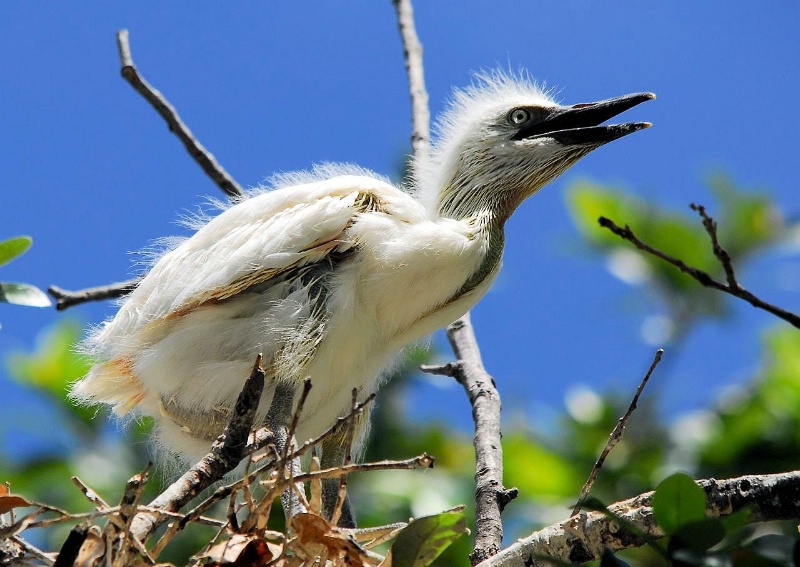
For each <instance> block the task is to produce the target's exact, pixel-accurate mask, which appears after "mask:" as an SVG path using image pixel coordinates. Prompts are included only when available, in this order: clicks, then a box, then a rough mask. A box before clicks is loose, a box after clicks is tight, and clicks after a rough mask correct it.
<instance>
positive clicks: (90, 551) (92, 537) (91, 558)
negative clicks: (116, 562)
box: [74, 526, 106, 567]
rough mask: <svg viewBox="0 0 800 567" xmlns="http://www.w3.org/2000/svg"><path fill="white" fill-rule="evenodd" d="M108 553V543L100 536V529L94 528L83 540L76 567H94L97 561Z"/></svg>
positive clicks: (76, 559) (90, 529)
mask: <svg viewBox="0 0 800 567" xmlns="http://www.w3.org/2000/svg"><path fill="white" fill-rule="evenodd" d="M105 553H106V543H105V541H104V540H103V536H102V535H101V534H100V528H98V527H97V526H92V527H91V528H89V532H88V533H87V534H86V539H85V540H83V545H81V548H80V550H78V556H77V557H76V558H75V563H74V566H75V567H92V566H93V565H95V564H96V562H97V560H98V559H100V558H101V557H103V556H104V555H105Z"/></svg>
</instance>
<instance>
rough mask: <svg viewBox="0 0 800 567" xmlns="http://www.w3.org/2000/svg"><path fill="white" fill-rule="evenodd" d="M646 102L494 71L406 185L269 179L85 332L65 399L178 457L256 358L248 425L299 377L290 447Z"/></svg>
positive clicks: (198, 451) (456, 103)
mask: <svg viewBox="0 0 800 567" xmlns="http://www.w3.org/2000/svg"><path fill="white" fill-rule="evenodd" d="M652 98H654V95H652V94H649V93H640V94H632V95H627V96H622V97H618V98H614V99H609V100H605V101H601V102H596V103H591V104H577V105H573V106H561V105H559V104H557V103H556V102H555V101H554V100H553V99H552V98H551V97H550V96H549V95H548V94H547V93H545V92H544V91H543V90H541V89H540V88H538V87H537V86H535V85H534V84H532V83H531V82H529V81H527V80H525V79H523V78H520V77H512V76H508V75H506V74H502V73H493V74H489V75H484V76H482V77H479V78H478V80H477V82H476V83H475V84H474V85H473V86H471V87H469V88H466V89H464V90H459V91H456V92H455V95H454V97H453V100H452V102H451V104H450V106H449V108H448V109H447V110H446V112H445V113H444V114H443V116H442V117H441V118H440V119H439V121H438V123H437V126H438V128H437V130H438V141H437V142H436V143H435V144H434V145H433V147H432V151H431V153H430V156H429V158H428V159H425V160H422V159H415V160H414V162H413V181H412V182H411V184H412V186H411V187H397V186H395V185H393V184H391V183H390V182H389V181H388V180H387V179H385V178H382V177H380V176H378V175H375V174H374V173H371V172H369V171H366V170H362V169H358V168H356V167H353V166H323V167H317V168H315V169H314V170H313V172H310V173H301V174H292V175H284V176H281V177H279V178H277V181H276V182H275V183H273V186H272V187H271V188H270V189H271V190H261V191H256V192H253V193H252V194H251V195H249V196H247V197H246V198H244V199H242V200H240V201H239V202H237V203H235V204H234V205H232V206H229V207H227V208H226V209H225V210H224V211H223V212H222V213H221V214H220V215H218V216H217V217H215V218H213V219H211V220H210V221H208V222H207V223H205V224H203V225H202V226H200V227H199V229H198V230H197V232H196V233H195V234H194V235H193V236H192V237H190V238H188V239H186V240H184V241H182V242H180V243H179V244H178V245H177V246H175V247H174V248H173V249H171V250H169V251H168V252H166V253H165V254H163V256H161V257H160V259H158V260H157V261H156V262H155V264H154V265H153V267H152V269H151V270H150V271H149V273H148V274H147V275H146V276H145V277H144V279H143V280H142V281H141V283H140V284H139V285H138V287H137V288H136V289H135V290H134V291H133V292H131V293H130V295H128V296H127V298H126V299H125V300H124V303H123V304H122V306H121V308H120V309H119V312H118V313H117V315H116V316H115V317H114V318H113V319H111V320H110V321H107V322H106V323H105V324H104V325H103V326H102V327H100V328H99V329H98V330H97V331H96V332H95V333H94V334H93V335H92V336H91V337H90V338H89V339H87V341H86V344H85V350H86V351H88V352H89V353H90V354H91V355H93V356H94V357H95V359H96V360H97V363H96V365H95V366H94V367H93V368H92V369H91V370H90V371H89V373H88V375H87V376H86V377H85V378H83V379H82V380H80V381H79V382H77V383H75V384H74V386H73V388H72V396H73V397H74V398H76V399H78V400H80V401H81V402H83V403H88V404H95V403H101V402H102V403H105V404H109V405H111V406H112V407H113V410H114V412H115V413H116V414H117V415H125V414H126V413H128V412H131V411H134V412H135V414H136V415H147V416H151V417H153V418H155V420H156V423H157V435H158V439H159V441H160V443H161V444H163V445H165V446H166V447H167V448H169V449H171V450H173V451H176V452H178V453H180V454H182V455H183V456H184V457H185V458H188V459H194V458H197V457H199V456H201V455H203V454H205V453H206V452H207V451H208V447H209V445H210V442H211V441H212V440H213V439H214V438H215V437H216V436H217V435H218V434H219V433H220V432H221V430H222V428H223V427H224V425H225V424H226V423H227V421H228V417H229V415H230V413H231V408H232V405H233V402H234V401H235V399H236V397H237V395H238V393H239V392H240V390H241V388H242V385H243V383H244V381H245V379H246V378H247V376H248V375H249V373H250V370H251V367H252V364H253V361H254V360H255V357H256V354H257V353H259V352H261V353H263V354H264V360H265V361H266V362H267V373H268V377H271V378H272V380H268V381H267V387H266V389H265V392H264V395H263V399H262V402H261V405H260V406H259V414H258V419H262V420H263V418H264V417H265V415H266V412H267V410H268V408H269V407H270V401H271V398H272V396H273V392H274V389H275V383H276V382H282V383H286V384H296V385H297V387H298V388H299V385H300V384H301V382H302V380H303V379H305V378H310V379H311V382H312V386H313V387H312V389H311V392H310V395H309V397H308V400H307V402H306V405H305V409H304V412H303V414H302V416H301V421H300V423H299V426H298V428H297V439H298V440H299V441H300V442H302V441H304V440H306V439H309V438H312V437H314V436H316V435H318V434H320V433H321V432H323V431H324V430H326V429H327V428H328V427H329V426H330V425H332V424H333V423H334V421H335V420H336V419H337V418H338V417H339V416H341V415H344V414H346V413H348V411H349V409H350V407H351V404H352V400H351V391H352V390H353V389H354V388H356V389H357V390H358V392H359V397H360V398H361V399H363V398H365V397H366V396H368V395H369V394H371V393H372V392H374V391H375V390H376V389H377V388H378V386H379V385H380V382H381V380H382V378H383V377H384V376H385V372H386V369H387V368H388V367H389V366H390V365H391V363H392V361H393V360H394V359H395V358H396V356H397V354H398V353H399V352H400V351H401V349H402V348H403V347H404V346H406V345H408V344H409V343H412V342H414V341H417V340H418V339H420V338H422V337H424V336H426V335H428V334H429V333H431V332H433V331H435V330H436V329H439V328H441V327H443V326H445V325H447V324H449V323H451V322H452V321H454V320H455V319H457V318H458V317H460V316H461V315H463V314H464V313H466V312H467V311H468V310H469V309H470V308H472V307H473V306H474V305H475V304H476V303H477V302H478V300H479V299H480V298H481V297H483V295H484V294H485V293H486V292H487V290H488V289H489V287H490V286H491V284H492V282H493V280H494V279H495V277H496V276H497V273H498V271H499V269H500V263H501V256H502V252H503V245H504V232H503V230H504V225H505V222H506V221H507V220H508V218H509V217H510V216H511V214H512V213H513V211H514V210H515V209H516V208H517V206H518V205H519V204H520V203H522V202H523V201H524V200H525V199H527V198H528V197H530V196H531V195H533V194H534V193H536V192H537V191H538V190H539V189H540V188H541V187H542V186H543V185H545V184H546V183H547V182H549V181H550V180H552V179H553V178H555V177H556V176H558V175H559V174H561V173H562V172H564V171H565V170H566V169H567V168H569V167H570V166H571V165H573V164H574V163H575V162H576V161H577V160H578V159H580V158H581V157H583V156H585V155H587V154H588V153H590V152H591V151H593V150H595V149H596V148H598V147H600V146H602V145H603V144H605V143H607V142H610V141H612V140H615V139H617V138H620V137H622V136H625V135H627V134H630V133H632V132H635V131H637V130H641V129H643V128H647V127H648V126H650V124H649V123H645V122H635V123H627V124H619V125H610V126H603V125H600V124H601V123H603V122H604V121H606V120H608V119H610V118H611V117H613V116H616V115H617V114H619V113H621V112H623V111H625V110H627V109H629V108H631V107H633V106H635V105H637V104H640V103H642V102H644V101H647V100H650V99H652ZM365 431H366V427H364V428H362V437H363V432H365ZM324 450H327V448H326V449H324Z"/></svg>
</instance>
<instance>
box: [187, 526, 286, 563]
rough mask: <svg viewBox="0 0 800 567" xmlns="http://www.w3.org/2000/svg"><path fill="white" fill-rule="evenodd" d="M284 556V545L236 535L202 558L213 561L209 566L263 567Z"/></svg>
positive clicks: (250, 535)
mask: <svg viewBox="0 0 800 567" xmlns="http://www.w3.org/2000/svg"><path fill="white" fill-rule="evenodd" d="M282 554H283V545H281V544H279V543H273V542H271V541H265V540H264V539H262V538H260V537H258V536H255V535H252V534H236V535H234V536H232V537H231V538H230V539H227V540H225V541H223V542H220V543H218V544H217V545H215V546H214V547H212V548H211V549H210V550H208V553H205V554H204V555H203V556H202V557H207V558H209V559H210V560H211V562H210V563H208V565H213V566H215V567H217V566H223V565H230V566H232V567H262V566H263V565H266V564H267V563H269V562H270V561H273V560H274V559H276V558H278V557H280V556H281V555H282Z"/></svg>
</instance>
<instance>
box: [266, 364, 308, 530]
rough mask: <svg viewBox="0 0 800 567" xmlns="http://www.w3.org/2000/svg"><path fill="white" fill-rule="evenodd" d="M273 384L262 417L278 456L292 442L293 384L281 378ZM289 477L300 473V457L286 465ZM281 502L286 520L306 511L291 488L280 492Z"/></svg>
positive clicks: (284, 451) (286, 449) (285, 451)
mask: <svg viewBox="0 0 800 567" xmlns="http://www.w3.org/2000/svg"><path fill="white" fill-rule="evenodd" d="M276 382H277V384H276V386H275V395H274V396H273V397H272V403H271V404H270V406H269V411H268V412H267V415H266V417H265V418H264V425H266V426H267V427H269V428H270V429H271V430H272V433H273V435H274V436H275V448H276V449H277V451H278V456H279V457H280V456H282V455H284V454H286V453H287V452H288V449H291V448H292V447H288V448H287V445H289V444H291V443H294V440H293V439H290V438H289V427H290V424H291V422H292V415H293V414H292V408H293V407H294V395H295V386H294V385H293V384H291V383H288V382H286V381H283V380H277V381H276ZM287 468H288V469H289V472H290V473H291V474H290V476H291V478H294V477H297V476H299V475H300V474H301V473H302V470H301V469H300V458H299V457H295V458H293V459H292V460H291V461H290V462H289V463H288V465H287ZM281 504H282V505H283V513H284V514H285V515H286V520H287V521H288V520H289V519H290V518H291V517H292V516H296V515H297V514H302V513H304V512H306V509H305V506H303V504H302V503H301V502H300V498H299V497H298V496H297V494H295V493H294V491H293V490H292V489H291V488H287V489H286V490H285V491H284V492H283V494H281Z"/></svg>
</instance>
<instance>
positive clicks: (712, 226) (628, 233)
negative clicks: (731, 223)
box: [598, 205, 800, 329]
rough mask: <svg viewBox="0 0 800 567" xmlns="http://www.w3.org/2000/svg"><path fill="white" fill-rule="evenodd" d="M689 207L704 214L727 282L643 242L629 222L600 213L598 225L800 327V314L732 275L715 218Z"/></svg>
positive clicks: (720, 288)
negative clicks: (760, 294) (622, 224)
mask: <svg viewBox="0 0 800 567" xmlns="http://www.w3.org/2000/svg"><path fill="white" fill-rule="evenodd" d="M692 208H693V209H694V210H696V211H698V212H699V213H700V215H701V216H702V217H703V226H704V227H705V228H706V231H707V232H708V233H709V235H710V237H711V241H712V245H713V246H714V254H715V255H716V257H717V259H718V260H719V261H720V264H721V265H722V267H723V270H724V271H725V274H726V278H727V283H722V282H720V281H718V280H716V279H714V278H713V277H712V276H711V275H710V274H709V273H707V272H704V271H703V270H699V269H697V268H693V267H691V266H689V265H687V264H686V263H685V262H683V260H679V259H678V258H675V257H673V256H670V255H669V254H667V253H666V252H663V251H661V250H659V249H657V248H654V247H652V246H650V245H649V244H647V243H645V242H643V241H642V240H640V239H639V238H638V237H637V236H636V235H635V234H634V233H633V230H631V228H630V227H629V226H628V225H625V227H624V228H623V227H620V226H618V225H617V224H615V223H614V221H612V220H610V219H607V218H606V217H600V218H599V219H598V223H600V226H602V227H603V228H607V229H608V230H610V231H611V232H613V233H614V234H616V235H617V236H619V237H620V238H622V239H623V240H627V241H628V242H630V243H631V244H633V245H634V246H635V247H636V248H638V249H639V250H642V251H643V252H647V253H648V254H651V255H652V256H655V257H656V258H660V259H662V260H664V261H665V262H667V263H669V264H672V265H673V266H675V267H676V268H678V269H679V270H680V271H681V272H683V273H684V274H686V275H688V276H691V277H692V278H694V279H695V280H696V281H697V282H699V283H700V284H701V285H703V286H705V287H710V288H713V289H716V290H719V291H722V292H725V293H727V294H730V295H732V296H734V297H738V298H739V299H743V300H744V301H746V302H748V303H749V304H750V305H752V306H753V307H757V308H758V309H763V310H764V311H767V312H769V313H772V314H773V315H775V316H776V317H780V318H781V319H783V320H784V321H786V322H788V323H790V324H791V325H793V326H795V327H797V328H798V329H800V315H797V314H795V313H792V312H791V311H786V310H785V309H782V308H780V307H778V306H777V305H772V304H771V303H767V302H766V301H764V300H763V299H761V298H759V297H758V296H756V295H755V294H753V293H751V292H749V291H747V290H746V289H745V288H743V287H742V286H741V285H740V284H739V283H738V282H737V281H736V276H735V275H734V271H733V265H732V264H731V259H730V256H729V255H728V253H727V252H726V251H725V249H724V248H722V246H721V245H720V244H719V241H718V240H717V232H716V228H717V224H716V222H714V220H713V219H712V218H711V217H709V216H708V215H707V214H706V212H705V209H704V208H703V207H700V206H697V205H692Z"/></svg>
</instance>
